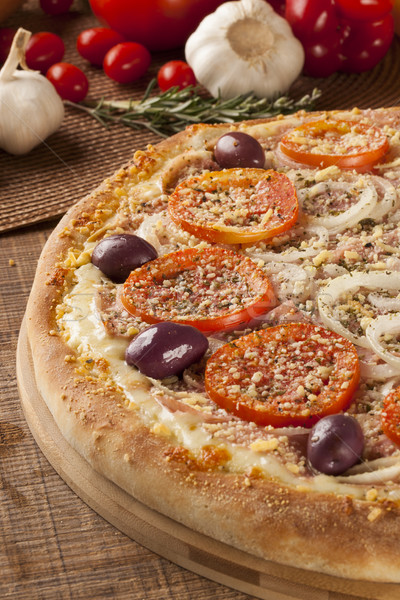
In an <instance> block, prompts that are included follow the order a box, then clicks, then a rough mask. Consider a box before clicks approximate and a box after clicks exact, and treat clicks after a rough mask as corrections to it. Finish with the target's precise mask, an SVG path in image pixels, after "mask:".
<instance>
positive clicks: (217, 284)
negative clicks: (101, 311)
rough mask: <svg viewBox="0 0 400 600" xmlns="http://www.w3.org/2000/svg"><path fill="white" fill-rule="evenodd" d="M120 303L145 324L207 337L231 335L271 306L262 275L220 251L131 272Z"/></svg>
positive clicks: (172, 257)
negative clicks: (171, 325) (169, 325)
mask: <svg viewBox="0 0 400 600" xmlns="http://www.w3.org/2000/svg"><path fill="white" fill-rule="evenodd" d="M121 300H122V303H123V305H124V306H125V308H126V310H127V311H128V312H130V313H131V314H133V315H136V316H139V317H140V318H141V319H143V320H144V321H146V322H147V323H159V322H161V321H173V322H176V323H182V324H184V325H192V327H196V328H197V329H199V330H200V331H202V332H205V333H210V332H212V331H218V330H230V329H234V328H236V327H238V326H240V325H243V324H245V323H248V322H250V321H251V320H252V319H253V318H256V317H257V316H258V315H260V314H263V313H265V312H267V311H268V310H269V309H270V308H272V306H273V305H274V304H275V298H274V293H273V290H272V286H271V283H270V282H269V279H268V278H267V277H266V276H265V274H264V272H263V271H262V270H261V269H260V268H259V267H257V265H256V264H255V263H254V262H253V261H252V260H251V259H250V258H248V257H245V256H242V255H241V254H237V253H235V252H231V251H230V250H225V249H223V248H219V247H212V248H210V247H207V248H203V249H201V250H199V249H197V248H188V249H186V250H178V251H177V252H171V253H170V254H166V255H164V256H161V257H160V258H156V259H155V260H153V261H151V262H148V263H147V264H146V265H143V267H140V268H139V269H135V271H132V273H131V274H130V275H129V277H128V279H127V280H126V282H125V284H124V290H123V294H122V296H121Z"/></svg>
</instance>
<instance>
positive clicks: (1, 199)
mask: <svg viewBox="0 0 400 600" xmlns="http://www.w3.org/2000/svg"><path fill="white" fill-rule="evenodd" d="M5 25H7V26H9V27H13V28H17V27H18V26H23V27H25V28H26V29H28V30H30V31H32V32H33V33H35V32H38V31H52V32H54V33H57V34H58V35H60V36H61V37H62V39H63V40H64V43H65V47H66V52H65V56H64V59H63V60H65V61H67V62H72V63H73V64H76V65H77V66H79V67H80V68H81V69H83V71H84V72H85V73H86V75H87V77H88V79H89V82H90V88H89V94H88V97H87V99H88V100H93V101H98V100H100V99H101V98H107V99H118V100H122V99H128V98H134V99H138V98H140V97H142V95H143V92H144V90H145V88H146V86H147V84H148V83H149V81H150V80H151V79H152V78H153V77H155V76H156V74H157V71H158V69H159V67H160V66H161V65H162V64H163V63H164V62H166V61H167V60H171V59H182V58H184V55H183V50H175V51H174V50H173V51H169V52H161V53H156V54H154V55H153V60H152V64H151V66H150V69H149V71H148V73H147V74H146V75H145V76H144V77H142V78H141V79H140V80H139V81H137V82H135V83H133V84H129V85H125V86H122V85H119V84H117V83H115V82H113V81H112V80H111V79H109V78H108V77H106V76H105V75H104V73H103V71H102V70H101V69H98V68H96V67H92V66H90V65H89V64H88V63H87V62H86V61H85V60H84V59H83V58H82V57H81V56H80V55H79V54H78V52H77V50H76V37H77V35H78V34H79V32H80V31H82V30H83V29H85V28H88V27H93V26H95V25H98V23H97V21H96V19H95V18H94V17H93V15H92V14H91V13H90V11H89V9H88V6H87V3H86V2H85V1H84V0H75V2H74V4H73V7H72V9H71V11H70V12H69V13H68V14H66V15H62V16H60V17H58V18H55V17H50V16H48V15H45V14H44V13H43V12H42V11H41V10H40V9H39V8H38V0H27V2H25V3H24V5H23V7H22V8H21V10H20V11H18V12H17V13H16V14H15V15H13V16H12V17H11V18H10V19H9V20H8V21H7V22H6V23H5ZM399 79H400V43H399V40H398V39H397V38H396V39H395V41H394V43H393V45H392V47H391V49H390V51H389V53H388V54H387V56H386V57H385V58H384V60H383V61H382V62H381V64H380V65H379V66H377V67H376V68H375V69H373V70H371V71H367V72H366V73H362V74H359V75H358V74H350V75H349V74H344V73H334V74H333V75H332V76H331V77H328V78H324V79H315V78H311V77H299V79H298V80H297V81H296V82H295V84H294V85H293V86H292V90H291V95H292V96H293V97H294V98H299V97H301V96H303V95H304V94H306V93H311V91H312V90H313V88H315V87H318V88H320V89H321V91H322V95H321V98H320V99H319V100H318V102H317V105H316V109H323V110H331V109H335V108H343V109H346V108H352V107H353V106H358V107H359V108H368V107H370V108H378V107H380V106H392V105H395V104H398V101H399V91H398V81H399ZM343 91H345V93H343ZM161 139H162V138H160V137H159V136H157V135H156V134H154V133H152V132H150V131H148V130H140V131H135V130H132V129H130V128H128V127H125V126H123V125H113V126H110V127H108V128H106V127H104V126H103V125H101V124H100V123H98V122H97V121H95V120H94V119H92V118H91V117H89V116H87V115H85V114H83V113H82V112H80V111H77V110H76V109H74V108H73V107H70V106H67V107H66V116H65V119H64V122H63V124H62V126H61V128H60V129H59V130H58V131H57V132H56V133H55V134H53V135H52V136H50V137H49V138H48V139H47V140H45V142H44V143H42V144H40V145H39V146H37V147H36V148H35V149H34V150H32V151H31V152H29V154H27V155H26V156H11V155H9V154H6V153H5V152H3V151H1V150H0V232H1V231H7V230H10V229H16V228H19V227H22V226H26V225H28V224H32V223H36V222H40V221H44V220H48V219H50V218H54V217H55V216H58V215H61V214H63V213H64V212H65V211H66V210H67V209H68V208H69V207H70V206H71V205H72V204H74V203H75V202H76V201H78V200H79V199H80V198H82V197H83V196H84V195H85V194H87V193H88V192H89V191H91V190H92V189H93V188H94V187H96V186H97V184H98V183H99V182H100V181H102V180H103V179H104V178H105V177H108V176H109V175H111V174H112V173H113V172H114V171H115V170H116V169H117V168H118V167H120V166H121V165H122V164H124V163H126V162H127V161H128V160H129V159H130V158H131V157H132V155H133V152H134V151H135V150H137V149H139V148H144V147H145V146H146V145H147V144H149V143H157V142H158V141H160V140H161Z"/></svg>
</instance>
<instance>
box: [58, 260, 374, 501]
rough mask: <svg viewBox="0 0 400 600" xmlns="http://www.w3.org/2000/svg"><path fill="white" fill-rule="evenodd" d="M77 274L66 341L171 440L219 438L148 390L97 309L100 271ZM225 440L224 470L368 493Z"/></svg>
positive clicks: (68, 301)
mask: <svg viewBox="0 0 400 600" xmlns="http://www.w3.org/2000/svg"><path fill="white" fill-rule="evenodd" d="M76 278H77V283H76V284H75V286H74V288H73V289H72V290H71V292H70V293H69V294H68V295H67V296H66V297H65V299H64V311H63V314H62V316H61V317H60V319H59V325H60V328H61V330H62V331H63V335H64V337H65V338H66V340H67V343H68V345H69V346H70V347H71V348H73V349H74V350H75V351H76V352H77V353H78V354H79V355H87V354H88V355H90V356H91V357H93V358H94V359H97V358H102V359H105V360H106V361H107V362H108V363H109V365H110V372H111V374H112V378H113V381H114V382H115V383H116V385H117V386H118V387H119V388H120V390H121V391H122V393H123V394H124V395H125V397H126V399H127V400H128V401H129V403H130V405H131V407H132V408H134V409H135V410H137V411H138V412H139V413H140V417H141V419H142V420H143V422H144V423H145V424H146V425H147V426H148V427H149V429H151V430H152V431H155V432H157V431H159V432H162V434H164V435H168V434H169V435H170V436H171V437H172V440H171V441H173V442H174V443H177V444H179V445H182V446H184V447H185V448H187V449H188V450H190V451H191V452H193V453H194V454H195V455H198V454H199V453H200V451H201V449H202V448H203V447H204V446H206V445H208V444H213V443H215V439H213V436H212V434H211V433H210V432H209V431H208V430H207V428H204V427H203V424H202V422H201V421H199V418H198V416H197V415H193V414H191V413H182V412H174V413H172V412H170V411H169V410H168V409H167V408H166V407H164V406H162V405H161V404H159V403H158V402H157V401H156V400H155V399H154V397H153V396H152V395H151V394H150V393H149V389H150V387H151V385H152V382H151V380H149V378H147V377H145V376H144V375H142V374H141V373H139V372H138V371H137V370H136V369H133V368H131V367H130V366H128V365H127V364H126V362H125V360H124V354H125V350H126V347H127V345H128V340H127V339H125V338H117V337H112V336H110V335H108V334H107V333H106V331H105V329H104V327H103V324H102V322H101V319H100V316H99V314H98V312H97V309H96V305H95V294H96V287H97V286H99V285H100V284H101V273H100V271H99V270H98V269H97V268H96V267H94V266H93V265H92V264H91V263H88V264H85V265H83V266H82V267H80V268H79V269H78V270H77V271H76ZM194 395H195V394H194ZM222 443H223V445H224V446H225V447H226V449H227V450H228V452H229V453H230V455H231V459H230V460H229V461H228V463H227V464H225V465H224V469H229V470H230V471H232V472H236V473H243V474H244V473H246V472H249V471H251V469H253V468H257V469H259V470H260V471H261V472H263V473H264V474H265V476H266V477H268V478H273V479H277V480H279V481H282V483H286V484H292V485H299V484H300V482H301V481H303V482H306V484H307V486H308V487H309V489H314V490H316V491H321V492H334V493H335V494H351V495H354V496H355V497H363V496H364V493H365V489H364V487H363V486H360V485H349V484H346V483H343V482H338V481H337V479H336V478H334V477H329V476H326V475H318V476H316V477H313V478H308V477H307V478H304V477H301V475H298V474H297V473H296V471H297V470H296V471H295V470H294V469H290V468H289V467H286V466H285V465H284V464H283V463H282V462H281V461H280V460H279V458H278V457H277V456H276V455H275V454H274V452H273V451H274V448H273V447H268V448H266V447H261V446H260V445H259V444H258V445H257V444H255V445H254V444H250V446H241V445H238V444H233V443H230V442H226V441H223V442H222ZM289 466H290V465H289Z"/></svg>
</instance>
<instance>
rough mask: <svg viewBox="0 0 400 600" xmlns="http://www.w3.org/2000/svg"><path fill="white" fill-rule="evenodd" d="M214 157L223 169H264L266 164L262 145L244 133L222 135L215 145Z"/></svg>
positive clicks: (235, 132) (234, 132)
mask: <svg viewBox="0 0 400 600" xmlns="http://www.w3.org/2000/svg"><path fill="white" fill-rule="evenodd" d="M214 156H215V160H216V161H217V163H218V164H219V165H220V166H221V167H222V168H223V169H232V168H235V167H248V168H257V169H262V168H263V167H264V164H265V154H264V150H263V149H262V147H261V145H260V143H259V142H257V140H256V139H255V138H253V137H252V136H251V135H248V134H247V133H243V132H242V131H232V133H225V134H224V135H221V137H220V138H219V140H218V141H217V143H216V145H215V149H214Z"/></svg>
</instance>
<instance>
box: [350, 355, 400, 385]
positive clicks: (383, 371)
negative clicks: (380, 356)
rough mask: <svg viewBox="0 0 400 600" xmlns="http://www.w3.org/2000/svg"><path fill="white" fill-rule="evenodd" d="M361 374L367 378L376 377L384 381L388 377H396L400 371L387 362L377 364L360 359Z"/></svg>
mask: <svg viewBox="0 0 400 600" xmlns="http://www.w3.org/2000/svg"><path fill="white" fill-rule="evenodd" d="M359 362H360V374H361V377H363V378H365V379H374V380H375V381H384V380H385V379H387V378H388V377H395V376H396V375H399V374H400V371H398V370H397V369H394V368H393V367H391V366H390V365H388V364H387V363H381V364H378V365H377V364H375V363H371V362H367V361H365V360H362V359H360V361H359Z"/></svg>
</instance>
